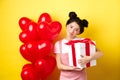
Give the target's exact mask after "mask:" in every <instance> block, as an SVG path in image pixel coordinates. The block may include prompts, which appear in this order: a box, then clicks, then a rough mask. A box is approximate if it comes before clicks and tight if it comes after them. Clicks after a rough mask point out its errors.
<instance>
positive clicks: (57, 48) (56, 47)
mask: <svg viewBox="0 0 120 80" xmlns="http://www.w3.org/2000/svg"><path fill="white" fill-rule="evenodd" d="M60 52H61V51H60V42H59V41H57V42H56V43H55V45H54V53H56V54H59V53H60Z"/></svg>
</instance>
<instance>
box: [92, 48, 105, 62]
mask: <svg viewBox="0 0 120 80" xmlns="http://www.w3.org/2000/svg"><path fill="white" fill-rule="evenodd" d="M102 56H103V53H102V52H101V51H100V50H97V51H96V53H95V54H93V55H91V59H90V60H96V59H98V58H100V57H102Z"/></svg>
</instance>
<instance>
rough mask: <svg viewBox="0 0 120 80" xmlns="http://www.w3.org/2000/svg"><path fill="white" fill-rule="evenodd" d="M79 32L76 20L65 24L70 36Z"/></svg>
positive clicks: (72, 36) (74, 35)
mask: <svg viewBox="0 0 120 80" xmlns="http://www.w3.org/2000/svg"><path fill="white" fill-rule="evenodd" d="M79 33H80V27H79V25H78V24H77V23H76V22H72V23H70V24H68V25H67V36H68V37H70V38H74V37H76V35H78V34H79Z"/></svg>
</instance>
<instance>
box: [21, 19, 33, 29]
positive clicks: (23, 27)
mask: <svg viewBox="0 0 120 80" xmlns="http://www.w3.org/2000/svg"><path fill="white" fill-rule="evenodd" d="M31 21H32V20H30V19H29V18H27V17H22V18H20V19H19V26H20V28H21V29H22V30H25V28H26V25H27V24H28V23H29V22H31Z"/></svg>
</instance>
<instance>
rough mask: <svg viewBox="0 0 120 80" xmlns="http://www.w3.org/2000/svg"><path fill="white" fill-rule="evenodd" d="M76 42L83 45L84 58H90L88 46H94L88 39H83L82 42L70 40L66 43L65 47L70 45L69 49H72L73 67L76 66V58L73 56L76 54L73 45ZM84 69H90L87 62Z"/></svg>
mask: <svg viewBox="0 0 120 80" xmlns="http://www.w3.org/2000/svg"><path fill="white" fill-rule="evenodd" d="M78 42H81V43H85V46H86V49H85V50H86V56H90V44H93V45H95V43H94V42H93V41H92V40H91V39H89V38H85V39H82V40H70V41H69V42H68V43H66V44H67V45H71V47H72V57H73V65H74V66H77V64H76V56H75V53H76V52H75V46H74V43H78ZM86 67H90V62H88V63H87V64H86Z"/></svg>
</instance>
